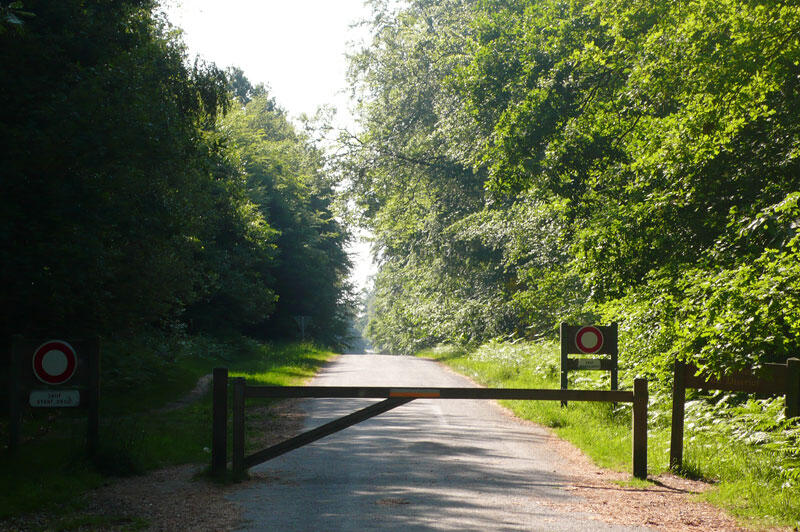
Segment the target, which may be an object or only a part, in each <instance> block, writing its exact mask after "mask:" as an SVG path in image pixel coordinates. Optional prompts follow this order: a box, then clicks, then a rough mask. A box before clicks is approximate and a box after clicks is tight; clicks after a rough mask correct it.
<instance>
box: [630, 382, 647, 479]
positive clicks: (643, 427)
mask: <svg viewBox="0 0 800 532" xmlns="http://www.w3.org/2000/svg"><path fill="white" fill-rule="evenodd" d="M647 400H648V393H647V379H642V378H636V379H634V380H633V476H634V477H636V478H641V479H646V478H647Z"/></svg>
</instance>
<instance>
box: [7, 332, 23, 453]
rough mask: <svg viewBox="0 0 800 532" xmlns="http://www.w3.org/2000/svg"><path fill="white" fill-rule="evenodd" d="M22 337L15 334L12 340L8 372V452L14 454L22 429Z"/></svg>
mask: <svg viewBox="0 0 800 532" xmlns="http://www.w3.org/2000/svg"><path fill="white" fill-rule="evenodd" d="M21 343H22V337H21V336H17V335H15V336H14V337H13V339H12V340H11V367H10V368H9V373H8V452H9V454H14V453H16V452H17V448H18V447H19V438H20V433H21V431H22V405H21V404H20V403H21V402H20V389H19V382H20V379H21V375H20V366H21V364H20V360H19V359H20V356H22V355H21V353H20V344H21Z"/></svg>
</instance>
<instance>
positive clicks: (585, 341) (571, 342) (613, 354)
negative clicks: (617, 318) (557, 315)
mask: <svg viewBox="0 0 800 532" xmlns="http://www.w3.org/2000/svg"><path fill="white" fill-rule="evenodd" d="M560 336H561V389H562V390H566V389H567V388H568V387H569V379H568V376H569V372H570V371H574V370H597V371H609V372H611V389H612V390H616V389H618V388H619V372H618V357H619V342H618V326H617V324H616V323H612V324H611V325H567V324H566V323H562V324H561V328H560ZM573 354H577V355H601V354H602V355H610V358H605V357H603V358H569V355H573ZM561 404H562V406H567V402H566V401H562V402H561Z"/></svg>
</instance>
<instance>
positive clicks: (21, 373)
mask: <svg viewBox="0 0 800 532" xmlns="http://www.w3.org/2000/svg"><path fill="white" fill-rule="evenodd" d="M10 376H11V378H10V379H9V415H10V422H9V450H11V451H13V450H15V449H16V447H17V444H18V442H19V433H20V428H21V427H20V423H21V421H20V420H21V413H22V409H23V408H24V407H26V406H28V407H33V408H63V407H83V408H86V409H87V411H88V413H87V416H88V429H87V448H88V449H89V451H90V452H93V451H94V449H95V448H96V446H97V433H98V424H99V414H98V404H99V396H100V391H99V390H100V346H99V342H98V341H97V340H96V339H90V340H80V339H77V340H76V339H57V338H43V339H42V338H39V339H31V338H23V337H21V336H16V337H14V339H13V342H12V346H11V372H10Z"/></svg>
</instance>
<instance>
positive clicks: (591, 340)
mask: <svg viewBox="0 0 800 532" xmlns="http://www.w3.org/2000/svg"><path fill="white" fill-rule="evenodd" d="M575 346H576V347H577V348H578V350H579V351H580V352H581V353H597V352H598V351H600V350H601V349H602V348H603V333H602V332H600V329H598V328H597V327H594V326H592V325H587V326H585V327H581V328H580V329H578V332H576V333H575Z"/></svg>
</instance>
